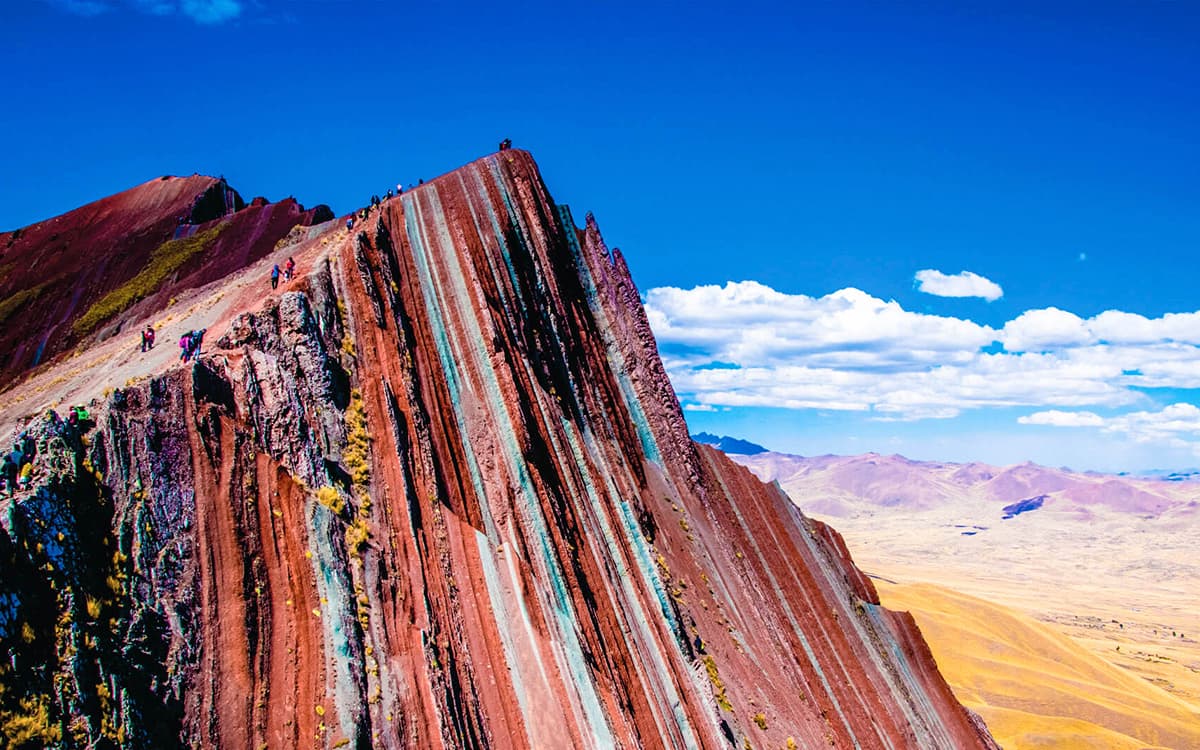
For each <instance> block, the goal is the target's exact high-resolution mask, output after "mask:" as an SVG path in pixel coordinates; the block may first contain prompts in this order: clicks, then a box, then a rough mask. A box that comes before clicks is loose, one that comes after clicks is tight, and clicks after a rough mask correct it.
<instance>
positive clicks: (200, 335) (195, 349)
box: [192, 328, 208, 359]
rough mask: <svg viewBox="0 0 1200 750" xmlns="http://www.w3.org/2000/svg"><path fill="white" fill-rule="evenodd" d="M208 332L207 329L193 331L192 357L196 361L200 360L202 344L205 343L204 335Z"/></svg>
mask: <svg viewBox="0 0 1200 750" xmlns="http://www.w3.org/2000/svg"><path fill="white" fill-rule="evenodd" d="M207 331H208V329H207V328H201V329H200V330H199V331H192V357H193V358H195V359H200V344H202V343H204V334H205V333H206V332H207Z"/></svg>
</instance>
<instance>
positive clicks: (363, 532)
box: [346, 518, 371, 555]
mask: <svg viewBox="0 0 1200 750" xmlns="http://www.w3.org/2000/svg"><path fill="white" fill-rule="evenodd" d="M370 538H371V530H370V529H368V528H367V523H366V521H364V520H363V519H362V518H356V519H354V521H353V522H352V523H351V524H350V525H349V526H347V527H346V549H347V550H348V551H349V552H350V554H352V555H357V554H359V553H360V552H362V548H363V547H364V546H365V545H366V543H367V540H368V539H370Z"/></svg>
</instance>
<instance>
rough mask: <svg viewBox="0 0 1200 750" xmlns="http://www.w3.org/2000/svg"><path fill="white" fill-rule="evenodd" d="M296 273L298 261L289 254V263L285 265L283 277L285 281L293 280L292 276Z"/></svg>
mask: <svg viewBox="0 0 1200 750" xmlns="http://www.w3.org/2000/svg"><path fill="white" fill-rule="evenodd" d="M295 273H296V261H295V259H294V258H292V257H291V256H290V255H289V256H288V262H287V265H285V266H284V267H283V278H284V280H285V281H291V280H292V276H293V275H295Z"/></svg>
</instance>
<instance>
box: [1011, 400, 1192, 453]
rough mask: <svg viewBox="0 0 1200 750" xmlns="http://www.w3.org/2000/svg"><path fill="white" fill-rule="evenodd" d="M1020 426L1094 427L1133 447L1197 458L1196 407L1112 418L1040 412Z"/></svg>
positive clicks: (1179, 406) (1023, 419) (1181, 405)
mask: <svg viewBox="0 0 1200 750" xmlns="http://www.w3.org/2000/svg"><path fill="white" fill-rule="evenodd" d="M1017 421H1018V422H1020V423H1021V424H1039V425H1052V426H1054V427H1098V428H1100V429H1101V430H1102V431H1103V432H1107V433H1112V434H1118V435H1121V436H1123V437H1127V438H1129V439H1131V440H1133V441H1134V442H1137V443H1165V444H1167V445H1170V446H1172V447H1190V448H1192V449H1193V450H1195V451H1196V452H1197V453H1198V454H1200V407H1197V406H1196V405H1194V404H1188V403H1175V404H1171V405H1170V406H1165V407H1163V408H1162V409H1159V410H1158V411H1135V412H1128V413H1125V414H1119V415H1116V416H1112V417H1107V418H1106V417H1101V416H1100V415H1098V414H1093V413H1092V412H1086V411H1082V412H1063V411H1054V410H1052V411H1044V412H1038V413H1036V414H1030V415H1029V416H1027V417H1020V418H1018V419H1017Z"/></svg>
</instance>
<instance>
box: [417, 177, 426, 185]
mask: <svg viewBox="0 0 1200 750" xmlns="http://www.w3.org/2000/svg"><path fill="white" fill-rule="evenodd" d="M417 184H418V185H424V184H425V178H424V177H421V178H418V179H417Z"/></svg>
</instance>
